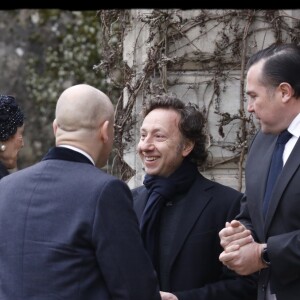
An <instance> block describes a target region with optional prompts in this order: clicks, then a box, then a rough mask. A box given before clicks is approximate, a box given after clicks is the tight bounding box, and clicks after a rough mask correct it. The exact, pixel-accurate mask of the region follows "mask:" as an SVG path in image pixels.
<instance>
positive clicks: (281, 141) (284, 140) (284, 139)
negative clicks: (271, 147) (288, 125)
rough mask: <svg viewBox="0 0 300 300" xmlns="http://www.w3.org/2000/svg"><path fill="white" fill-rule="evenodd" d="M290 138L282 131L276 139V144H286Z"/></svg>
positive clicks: (289, 135) (289, 134)
mask: <svg viewBox="0 0 300 300" xmlns="http://www.w3.org/2000/svg"><path fill="white" fill-rule="evenodd" d="M292 136H293V135H292V134H291V133H289V132H288V131H287V130H284V131H282V132H281V133H280V134H279V136H278V138H277V144H286V143H287V141H288V140H289V139H290V138H291V137H292Z"/></svg>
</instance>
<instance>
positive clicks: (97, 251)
mask: <svg viewBox="0 0 300 300" xmlns="http://www.w3.org/2000/svg"><path fill="white" fill-rule="evenodd" d="M0 190H1V196H0V236H1V239H0V299H1V300H62V299H65V300H106V299H118V300H119V299H120V300H121V299H122V300H123V299H128V300H133V299H135V300H141V299H149V300H160V296H159V289H158V284H157V280H156V277H155V273H154V271H153V269H152V265H151V262H150V260H149V258H148V256H147V254H146V252H145V250H144V247H143V243H142V241H141V237H140V232H139V228H138V221H137V218H136V215H135V213H134V211H133V209H132V197H131V193H130V190H129V188H128V186H127V185H126V184H125V183H124V182H122V181H120V180H118V179H117V178H115V177H113V176H110V175H108V174H106V173H105V172H103V171H101V170H100V169H98V168H96V167H95V166H93V165H92V164H91V163H90V161H89V160H88V159H87V158H86V157H85V156H84V155H82V154H80V153H78V152H75V151H72V150H69V149H65V148H58V149H57V148H55V149H52V150H51V151H50V153H48V154H47V156H46V157H45V159H44V160H42V161H41V162H39V163H37V164H36V165H34V166H31V167H28V168H26V169H23V170H20V171H18V172H15V173H13V174H11V175H9V176H6V177H4V178H3V179H2V180H1V181H0Z"/></svg>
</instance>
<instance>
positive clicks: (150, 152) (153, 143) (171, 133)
mask: <svg viewBox="0 0 300 300" xmlns="http://www.w3.org/2000/svg"><path fill="white" fill-rule="evenodd" d="M179 120H180V115H179V114H178V113H177V112H176V111H174V110H172V109H163V108H157V109H154V110H152V111H151V112H150V113H149V114H148V115H147V116H146V117H145V119H144V121H143V124H142V126H141V129H140V141H139V143H138V146H137V150H138V153H139V155H140V158H141V160H142V162H143V164H144V167H145V172H146V173H147V174H149V175H158V176H163V177H168V176H170V175H171V174H172V173H173V172H174V171H175V170H176V169H177V168H178V167H179V166H180V165H181V163H182V161H183V159H184V150H183V148H184V147H183V146H184V145H183V144H184V143H183V137H182V135H181V133H180V131H179V128H178V122H179Z"/></svg>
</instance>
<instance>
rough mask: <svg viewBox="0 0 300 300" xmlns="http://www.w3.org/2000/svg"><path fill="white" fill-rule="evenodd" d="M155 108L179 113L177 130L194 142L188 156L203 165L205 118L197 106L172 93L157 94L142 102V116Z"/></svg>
mask: <svg viewBox="0 0 300 300" xmlns="http://www.w3.org/2000/svg"><path fill="white" fill-rule="evenodd" d="M156 108H166V109H173V110H175V111H177V112H178V113H179V114H180V116H181V119H180V121H179V125H178V126H179V131H180V132H181V134H182V136H183V137H184V138H186V139H189V140H190V141H193V142H194V143H195V146H194V148H193V150H192V151H191V153H190V154H189V155H188V158H189V159H190V160H191V161H192V162H194V163H196V164H197V165H198V166H201V165H203V164H204V162H205V161H206V159H207V156H208V152H207V149H206V144H207V134H206V133H205V122H206V120H205V117H204V115H203V114H202V112H201V111H200V110H199V107H198V106H197V105H196V104H193V103H187V104H185V103H184V102H182V101H181V100H179V99H178V98H176V97H175V96H172V95H167V94H165V95H159V96H156V97H155V98H152V99H150V100H149V101H147V102H146V103H145V104H144V106H143V109H142V117H143V118H145V117H146V116H147V115H148V114H149V113H150V112H151V111H152V110H154V109H156Z"/></svg>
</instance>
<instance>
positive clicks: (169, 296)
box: [160, 292, 178, 300]
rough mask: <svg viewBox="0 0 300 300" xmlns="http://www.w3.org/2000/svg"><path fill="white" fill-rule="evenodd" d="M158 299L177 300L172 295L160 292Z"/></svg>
mask: <svg viewBox="0 0 300 300" xmlns="http://www.w3.org/2000/svg"><path fill="white" fill-rule="evenodd" d="M160 297H161V299H162V300H178V298H177V297H176V296H175V295H174V294H171V293H167V292H160Z"/></svg>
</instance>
